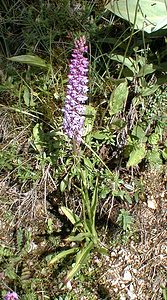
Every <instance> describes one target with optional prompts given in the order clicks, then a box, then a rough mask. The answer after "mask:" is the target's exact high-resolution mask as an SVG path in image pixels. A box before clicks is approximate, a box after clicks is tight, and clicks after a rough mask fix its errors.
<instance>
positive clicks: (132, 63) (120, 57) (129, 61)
mask: <svg viewBox="0 0 167 300" xmlns="http://www.w3.org/2000/svg"><path fill="white" fill-rule="evenodd" d="M109 57H110V59H112V60H115V61H117V62H119V63H121V64H124V66H126V67H127V68H128V69H129V70H130V71H132V73H133V74H136V73H138V70H139V68H138V66H137V64H136V62H135V60H133V59H132V58H131V57H129V58H128V57H124V56H123V55H119V54H111V55H109Z"/></svg>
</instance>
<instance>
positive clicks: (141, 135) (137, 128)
mask: <svg viewBox="0 0 167 300" xmlns="http://www.w3.org/2000/svg"><path fill="white" fill-rule="evenodd" d="M132 135H133V136H136V137H137V138H138V139H139V140H140V142H146V141H147V137H146V134H145V132H144V130H143V128H142V127H141V126H139V125H136V126H134V128H133V130H132Z"/></svg>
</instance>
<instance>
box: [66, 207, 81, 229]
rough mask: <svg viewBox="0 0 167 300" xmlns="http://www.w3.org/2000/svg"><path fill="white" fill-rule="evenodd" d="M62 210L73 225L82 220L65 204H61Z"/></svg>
mask: <svg viewBox="0 0 167 300" xmlns="http://www.w3.org/2000/svg"><path fill="white" fill-rule="evenodd" d="M61 210H62V212H63V213H64V214H65V215H66V217H67V218H68V219H69V220H70V222H71V223H72V224H73V225H75V224H76V223H79V222H81V220H80V218H79V217H78V216H77V215H76V214H75V213H74V212H72V211H71V210H70V209H69V208H67V207H65V206H61Z"/></svg>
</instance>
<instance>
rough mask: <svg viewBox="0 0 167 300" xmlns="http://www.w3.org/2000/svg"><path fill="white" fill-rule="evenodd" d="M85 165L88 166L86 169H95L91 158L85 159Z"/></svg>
mask: <svg viewBox="0 0 167 300" xmlns="http://www.w3.org/2000/svg"><path fill="white" fill-rule="evenodd" d="M84 165H85V166H86V167H88V168H89V169H91V170H92V169H93V167H94V164H92V162H91V161H90V159H89V158H87V157H84Z"/></svg>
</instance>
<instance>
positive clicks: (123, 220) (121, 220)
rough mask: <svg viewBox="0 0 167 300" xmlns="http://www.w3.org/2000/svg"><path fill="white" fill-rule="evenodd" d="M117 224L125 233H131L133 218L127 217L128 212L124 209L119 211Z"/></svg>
mask: <svg viewBox="0 0 167 300" xmlns="http://www.w3.org/2000/svg"><path fill="white" fill-rule="evenodd" d="M117 222H118V224H120V225H121V226H122V228H123V230H124V231H125V232H128V231H131V229H132V226H133V223H134V220H133V217H132V216H130V215H129V212H128V211H127V210H125V209H121V210H120V213H119V216H118V220H117Z"/></svg>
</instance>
